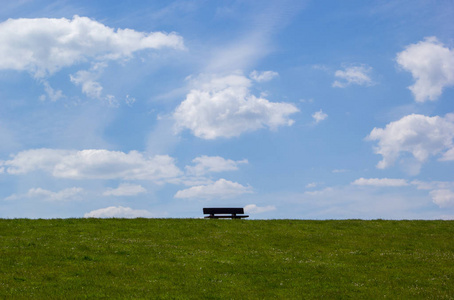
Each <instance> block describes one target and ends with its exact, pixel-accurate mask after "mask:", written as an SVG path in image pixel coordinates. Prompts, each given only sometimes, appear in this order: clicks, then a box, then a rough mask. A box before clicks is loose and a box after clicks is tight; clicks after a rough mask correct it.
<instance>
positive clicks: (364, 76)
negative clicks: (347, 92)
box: [333, 65, 373, 88]
mask: <svg viewBox="0 0 454 300" xmlns="http://www.w3.org/2000/svg"><path fill="white" fill-rule="evenodd" d="M371 71H372V68H371V67H368V66H365V65H360V66H351V67H346V68H345V69H344V70H337V71H336V72H335V73H334V76H335V77H336V78H338V79H339V80H336V81H334V82H333V87H339V88H345V87H347V86H349V85H352V84H356V85H365V86H370V85H372V84H373V82H372V79H371V78H370V75H369V74H370V73H371Z"/></svg>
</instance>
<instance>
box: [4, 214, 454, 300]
mask: <svg viewBox="0 0 454 300" xmlns="http://www.w3.org/2000/svg"><path fill="white" fill-rule="evenodd" d="M49 297H50V298H84V297H90V298H92V297H106V298H107V297H108V298H194V299H196V298H210V299H216V298H234V299H248V298H251V299H252V298H255V299H257V298H274V297H277V298H282V299H292V298H294V299H296V298H298V299H300V298H322V297H323V298H373V299H377V298H391V299H396V298H397V299H415V298H426V299H427V298H437V299H453V298H454V222H452V221H382V220H375V221H360V220H345V221H304V220H203V219H133V220H125V219H104V220H100V219H65V220H60V219H56V220H23V219H13V220H0V298H2V299H3V298H49Z"/></svg>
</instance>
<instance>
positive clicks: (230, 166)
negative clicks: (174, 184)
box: [186, 155, 248, 176]
mask: <svg viewBox="0 0 454 300" xmlns="http://www.w3.org/2000/svg"><path fill="white" fill-rule="evenodd" d="M192 162H193V163H194V164H195V165H194V166H187V167H186V171H187V173H188V174H190V175H196V176H201V175H205V174H207V173H213V172H224V171H235V170H238V165H239V164H247V163H248V161H247V159H243V160H237V161H234V160H231V159H225V158H222V157H220V156H206V155H202V156H199V157H197V158H194V159H193V160H192Z"/></svg>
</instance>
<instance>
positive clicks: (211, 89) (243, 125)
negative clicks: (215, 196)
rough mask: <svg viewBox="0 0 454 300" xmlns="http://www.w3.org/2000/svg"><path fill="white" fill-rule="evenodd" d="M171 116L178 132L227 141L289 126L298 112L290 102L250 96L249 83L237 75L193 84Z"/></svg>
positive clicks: (214, 77)
mask: <svg viewBox="0 0 454 300" xmlns="http://www.w3.org/2000/svg"><path fill="white" fill-rule="evenodd" d="M196 85H197V88H196V89H193V90H191V91H190V92H189V94H187V96H186V99H185V100H184V101H183V102H182V103H181V104H180V105H179V106H178V107H177V109H176V110H175V112H174V114H173V117H174V119H175V121H176V128H177V129H178V130H182V129H189V130H191V131H192V133H193V134H194V135H195V136H197V137H199V138H203V139H216V138H219V137H225V138H230V137H234V136H239V135H240V134H242V133H244V132H248V131H254V130H258V129H260V128H263V127H269V128H271V129H277V128H278V127H279V126H290V125H292V124H293V122H294V121H293V120H291V119H290V118H289V117H288V116H289V115H291V114H293V113H296V112H298V109H297V108H296V107H295V106H294V105H293V104H290V103H275V102H270V101H268V100H267V99H264V98H261V97H260V98H257V97H256V96H254V95H252V94H251V93H250V90H249V88H250V86H251V81H250V80H249V79H248V78H246V77H245V76H243V75H241V74H237V73H235V74H231V75H228V76H223V77H216V76H213V77H211V78H209V79H208V80H203V78H202V80H198V81H196Z"/></svg>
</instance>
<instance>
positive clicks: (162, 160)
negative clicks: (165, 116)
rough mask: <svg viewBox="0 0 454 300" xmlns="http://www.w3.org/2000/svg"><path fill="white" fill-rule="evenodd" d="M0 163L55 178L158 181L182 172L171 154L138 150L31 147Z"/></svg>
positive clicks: (11, 171)
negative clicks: (147, 152) (42, 172)
mask: <svg viewBox="0 0 454 300" xmlns="http://www.w3.org/2000/svg"><path fill="white" fill-rule="evenodd" d="M2 164H3V165H4V166H5V169H6V172H7V173H9V174H26V173H30V172H32V171H45V172H48V173H50V174H52V175H53V176H54V177H57V178H70V179H125V180H131V179H139V180H152V181H156V182H158V183H159V182H161V181H163V180H164V181H165V180H167V179H172V178H175V177H177V176H179V175H181V171H180V170H179V169H178V167H176V166H175V163H174V159H173V158H172V157H170V156H167V155H156V156H153V157H146V156H144V155H143V154H141V153H139V152H137V151H130V152H129V153H124V152H120V151H109V150H104V149H89V150H81V151H75V150H58V149H33V150H27V151H22V152H19V153H17V154H16V155H13V157H12V159H11V160H6V161H3V162H2Z"/></svg>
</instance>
